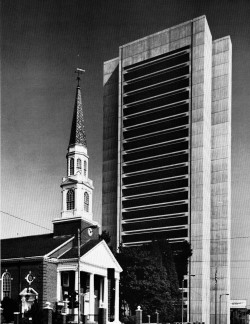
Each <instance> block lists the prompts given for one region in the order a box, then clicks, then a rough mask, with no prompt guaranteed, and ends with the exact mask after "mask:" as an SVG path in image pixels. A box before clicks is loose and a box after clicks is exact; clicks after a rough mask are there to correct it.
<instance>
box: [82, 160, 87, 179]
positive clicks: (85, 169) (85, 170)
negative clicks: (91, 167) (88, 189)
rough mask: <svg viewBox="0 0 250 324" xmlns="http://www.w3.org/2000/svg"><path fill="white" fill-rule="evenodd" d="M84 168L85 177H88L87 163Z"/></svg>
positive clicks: (85, 162)
mask: <svg viewBox="0 0 250 324" xmlns="http://www.w3.org/2000/svg"><path fill="white" fill-rule="evenodd" d="M83 167H84V176H85V177H86V175H87V161H84V163H83Z"/></svg>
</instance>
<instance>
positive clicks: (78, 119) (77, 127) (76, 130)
mask: <svg viewBox="0 0 250 324" xmlns="http://www.w3.org/2000/svg"><path fill="white" fill-rule="evenodd" d="M83 72H84V70H82V69H78V68H77V69H76V71H75V73H77V78H76V79H77V82H78V84H77V87H76V97H75V106H74V114H73V119H72V126H71V133H70V140H69V146H72V145H83V146H85V147H86V148H87V139H86V132H85V128H84V118H83V108H82V96H81V89H80V84H79V83H80V74H81V73H83Z"/></svg>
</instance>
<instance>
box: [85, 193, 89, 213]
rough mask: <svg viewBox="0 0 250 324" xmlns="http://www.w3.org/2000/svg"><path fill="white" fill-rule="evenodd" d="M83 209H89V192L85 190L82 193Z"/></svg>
mask: <svg viewBox="0 0 250 324" xmlns="http://www.w3.org/2000/svg"><path fill="white" fill-rule="evenodd" d="M84 211H86V212H88V211H89V194H88V193H87V192H85V193H84Z"/></svg>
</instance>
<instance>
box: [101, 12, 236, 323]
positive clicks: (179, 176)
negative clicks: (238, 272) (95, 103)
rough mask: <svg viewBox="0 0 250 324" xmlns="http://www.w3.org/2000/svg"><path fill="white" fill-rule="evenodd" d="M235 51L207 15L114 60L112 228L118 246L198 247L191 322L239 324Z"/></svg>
mask: <svg viewBox="0 0 250 324" xmlns="http://www.w3.org/2000/svg"><path fill="white" fill-rule="evenodd" d="M231 53H232V49H231V41H230V37H224V38H221V39H217V40H212V35H211V33H210V29H209V26H208V24H207V20H206V17H205V16H201V17H198V18H196V19H193V20H190V21H187V22H185V23H183V24H180V25H178V26H174V27H171V28H168V29H165V30H163V31H161V32H158V33H156V34H152V35H149V36H147V37H144V38H142V39H139V40H136V41H134V42H131V43H128V44H126V45H123V46H121V47H120V48H119V57H117V58H115V59H112V60H110V61H107V62H105V63H104V133H103V134H104V144H103V220H102V222H103V230H106V231H108V232H109V233H110V235H111V239H112V243H113V245H114V246H116V247H118V246H119V244H121V243H122V244H123V245H125V246H128V247H129V246H133V245H138V244H144V243H147V242H150V241H152V240H154V239H168V240H169V241H170V242H171V243H172V244H173V248H174V249H178V248H179V247H180V245H181V244H182V242H184V241H188V242H190V244H191V248H192V251H193V254H192V257H191V258H190V262H189V273H188V275H187V277H186V279H185V280H186V281H187V283H185V286H187V288H185V295H186V296H187V303H186V304H187V320H189V321H203V322H206V323H209V322H210V323H215V324H216V323H217V322H218V321H219V320H220V323H226V322H229V320H230V316H229V302H228V301H227V298H228V297H227V294H228V293H230V219H231V184H230V183H231V57H232V54H231ZM191 279H192V280H191Z"/></svg>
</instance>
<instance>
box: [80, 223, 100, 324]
mask: <svg viewBox="0 0 250 324" xmlns="http://www.w3.org/2000/svg"><path fill="white" fill-rule="evenodd" d="M89 228H91V229H94V228H97V225H90V226H87V227H84V228H83V229H82V230H81V229H80V228H78V238H77V252H78V253H77V257H78V324H80V323H81V298H80V292H81V281H80V280H81V272H80V259H81V233H82V232H83V231H84V230H86V229H89Z"/></svg>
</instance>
